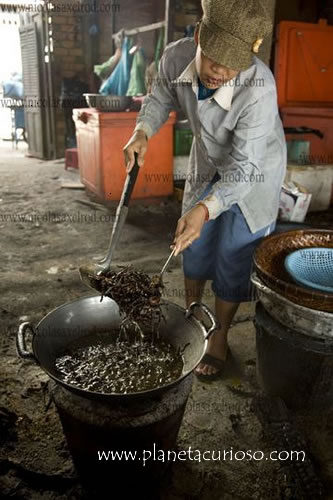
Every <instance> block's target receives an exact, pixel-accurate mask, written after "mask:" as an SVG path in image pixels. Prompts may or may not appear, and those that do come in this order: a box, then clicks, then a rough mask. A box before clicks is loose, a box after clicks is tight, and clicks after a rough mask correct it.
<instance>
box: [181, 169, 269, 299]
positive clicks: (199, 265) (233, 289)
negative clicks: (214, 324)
mask: <svg viewBox="0 0 333 500" xmlns="http://www.w3.org/2000/svg"><path fill="white" fill-rule="evenodd" d="M216 180H217V179H216V177H215V178H214V179H213V181H212V183H211V185H212V184H213V183H214V182H216ZM210 189H211V186H209V187H208V188H207V190H206V192H205V193H203V195H202V198H204V197H205V196H207V194H208V193H209V191H210ZM198 201H199V200H198ZM275 225H276V223H275V222H274V223H273V224H271V225H270V226H268V227H266V228H264V229H261V230H260V231H258V232H257V233H251V231H250V229H249V227H248V225H247V222H246V220H245V218H244V216H243V214H242V212H241V210H240V208H239V207H238V205H237V204H235V205H232V207H231V208H230V209H229V210H227V211H226V212H223V213H222V214H221V215H219V217H217V218H216V219H215V220H211V221H208V222H206V223H205V224H204V226H203V228H202V231H201V235H200V238H199V239H198V240H196V241H194V242H193V243H192V245H191V246H190V247H188V248H187V249H186V250H185V251H184V252H183V268H184V275H185V277H186V278H189V279H194V280H212V290H213V292H214V294H215V295H216V296H217V297H219V298H220V299H222V300H225V301H227V302H236V303H238V302H246V301H250V300H253V290H252V286H251V281H250V276H251V272H252V267H253V264H252V263H253V254H254V251H255V249H256V247H257V245H258V244H259V243H260V241H261V240H262V238H263V237H265V236H268V235H269V234H270V233H271V232H273V231H274V230H275Z"/></svg>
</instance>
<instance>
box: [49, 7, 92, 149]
mask: <svg viewBox="0 0 333 500" xmlns="http://www.w3.org/2000/svg"><path fill="white" fill-rule="evenodd" d="M71 1H72V0H54V1H53V3H54V5H55V9H54V11H53V12H52V14H51V19H52V38H53V57H52V59H53V61H52V71H53V88H54V92H55V98H59V97H60V92H61V82H62V80H63V78H70V77H73V76H75V75H77V76H79V77H80V78H81V79H83V80H84V81H87V78H88V74H89V69H88V68H87V61H86V58H85V56H84V48H83V29H82V26H83V16H84V15H85V14H82V13H76V12H70V11H66V12H63V11H60V12H58V11H57V7H58V8H60V9H61V8H62V7H63V6H68V4H69V3H70V2H71ZM75 3H77V1H76V0H75ZM55 121H56V149H57V157H62V156H64V147H65V121H64V114H63V110H62V109H61V108H60V107H57V108H56V109H55Z"/></svg>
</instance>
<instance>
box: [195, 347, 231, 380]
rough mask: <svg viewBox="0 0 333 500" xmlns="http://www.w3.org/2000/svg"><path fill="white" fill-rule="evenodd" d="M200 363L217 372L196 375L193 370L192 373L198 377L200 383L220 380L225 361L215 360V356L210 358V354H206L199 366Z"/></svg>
mask: <svg viewBox="0 0 333 500" xmlns="http://www.w3.org/2000/svg"><path fill="white" fill-rule="evenodd" d="M201 363H202V364H204V365H208V366H212V367H213V368H216V369H217V372H215V373H211V374H205V373H197V372H196V371H195V370H194V373H195V375H196V376H197V377H198V379H199V380H201V381H202V382H211V381H212V380H216V379H218V378H220V376H221V374H222V372H223V370H224V367H225V363H226V361H225V360H223V359H218V358H215V356H212V355H211V354H208V353H206V354H205V355H204V357H203V358H202V360H201V361H200V363H199V364H201Z"/></svg>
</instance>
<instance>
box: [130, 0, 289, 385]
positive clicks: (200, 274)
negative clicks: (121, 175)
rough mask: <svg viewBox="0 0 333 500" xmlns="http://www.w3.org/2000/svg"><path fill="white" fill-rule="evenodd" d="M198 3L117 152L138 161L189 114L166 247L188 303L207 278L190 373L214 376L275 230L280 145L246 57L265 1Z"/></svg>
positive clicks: (264, 91)
mask: <svg viewBox="0 0 333 500" xmlns="http://www.w3.org/2000/svg"><path fill="white" fill-rule="evenodd" d="M202 7H203V17H202V20H201V21H200V23H198V26H197V28H196V31H195V36H194V40H193V39H192V38H183V39H181V40H178V41H177V42H173V43H170V44H169V45H168V46H167V47H166V49H165V51H164V54H163V56H162V59H161V61H160V66H159V75H158V79H157V82H156V84H155V85H154V87H153V90H152V94H150V95H149V96H147V97H146V98H145V100H144V103H143V106H142V109H141V112H140V113H139V116H138V119H137V126H136V128H135V130H134V133H133V136H132V137H131V139H130V140H129V142H128V143H127V145H126V146H125V148H124V153H125V161H126V165H127V169H128V170H130V169H131V168H132V166H133V164H134V153H135V152H136V153H138V163H139V165H140V166H141V165H143V161H144V155H145V152H146V150H147V148H149V138H150V137H151V136H152V135H153V134H155V133H156V132H157V131H158V130H159V128H160V127H161V126H162V125H163V123H164V122H165V121H166V120H167V119H168V116H169V113H170V111H172V110H176V111H177V110H182V111H183V112H184V113H185V114H186V116H187V117H188V120H189V123H190V126H191V129H192V131H193V134H194V140H193V144H192V149H191V154H190V161H189V168H188V173H187V180H186V185H185V192H184V200H183V212H182V213H183V215H182V217H181V218H180V219H179V221H178V225H177V229H176V234H175V238H174V242H173V243H174V245H175V246H176V254H179V253H180V252H182V255H183V269H184V275H185V289H186V300H187V305H189V304H190V303H191V302H194V301H196V302H200V300H201V298H202V295H203V291H204V287H205V282H206V280H212V290H213V292H214V294H215V308H216V316H217V318H218V320H219V323H220V327H219V330H217V331H215V332H214V333H213V334H212V335H211V337H210V339H209V343H208V348H207V351H206V354H205V356H204V357H203V359H202V361H201V363H200V364H199V366H198V367H197V368H196V374H197V375H198V376H199V377H200V378H201V379H213V378H216V377H217V376H219V375H220V374H221V373H222V371H223V368H224V365H225V361H226V359H227V355H228V343H227V335H228V330H229V328H230V324H231V322H232V319H233V317H234V315H235V313H236V311H237V308H238V306H239V303H240V302H243V301H248V300H251V286H250V274H251V267H252V258H253V253H254V250H255V248H256V246H257V245H258V244H259V243H260V241H261V239H262V238H263V237H264V236H266V235H268V234H270V233H271V232H272V231H273V230H274V228H275V221H276V217H277V213H278V206H279V196H280V189H281V185H282V182H283V179H284V175H285V167H286V145H285V137H284V133H283V128H282V124H281V121H280V118H279V114H278V106H277V95H276V86H275V81H274V77H273V75H272V73H271V71H270V70H269V68H268V67H267V66H266V65H265V64H264V63H263V62H262V61H261V60H259V59H258V58H257V57H256V56H255V54H256V53H258V51H259V47H260V45H261V43H262V41H263V38H264V37H265V36H266V35H268V34H269V33H270V31H271V21H270V17H269V15H268V13H267V11H266V7H265V4H264V2H262V1H261V0H248V1H247V2H244V1H242V0H202Z"/></svg>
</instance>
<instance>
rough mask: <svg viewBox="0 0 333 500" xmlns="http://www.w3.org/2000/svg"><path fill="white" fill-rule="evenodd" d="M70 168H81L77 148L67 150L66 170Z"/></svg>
mask: <svg viewBox="0 0 333 500" xmlns="http://www.w3.org/2000/svg"><path fill="white" fill-rule="evenodd" d="M69 167H71V168H79V156H78V152H77V148H71V149H66V150H65V170H67V169H68V168H69Z"/></svg>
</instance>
